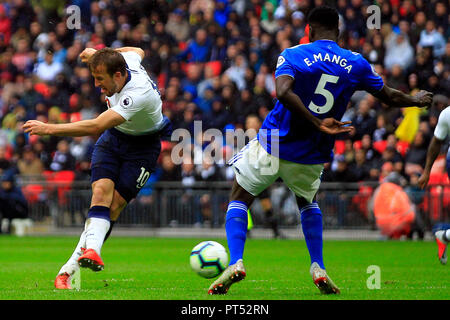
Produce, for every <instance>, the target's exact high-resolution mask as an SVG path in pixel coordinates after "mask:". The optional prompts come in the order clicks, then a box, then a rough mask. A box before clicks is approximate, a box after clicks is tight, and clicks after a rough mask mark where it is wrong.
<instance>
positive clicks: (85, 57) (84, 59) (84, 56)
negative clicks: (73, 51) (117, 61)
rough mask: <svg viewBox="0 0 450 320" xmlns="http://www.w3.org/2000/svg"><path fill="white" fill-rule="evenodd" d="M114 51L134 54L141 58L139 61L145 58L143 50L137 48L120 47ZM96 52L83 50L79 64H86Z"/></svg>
mask: <svg viewBox="0 0 450 320" xmlns="http://www.w3.org/2000/svg"><path fill="white" fill-rule="evenodd" d="M115 50H116V51H117V52H134V53H137V54H138V55H139V56H140V57H141V60H142V59H144V57H145V53H144V50H142V49H141V48H138V47H122V48H117V49H115ZM96 52H97V50H96V49H94V48H86V49H84V50H83V51H82V52H81V53H80V59H81V62H83V63H87V62H88V61H89V59H90V58H91V57H92V55H93V54H94V53H96Z"/></svg>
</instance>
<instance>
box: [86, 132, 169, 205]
mask: <svg viewBox="0 0 450 320" xmlns="http://www.w3.org/2000/svg"><path fill="white" fill-rule="evenodd" d="M160 152H161V140H160V133H159V132H158V133H154V134H149V135H142V136H132V135H128V134H124V133H122V132H120V131H119V130H117V129H114V128H112V129H108V130H106V131H105V132H104V133H103V134H102V135H101V136H100V138H99V139H98V141H97V143H96V144H95V146H94V151H93V152H92V162H91V169H92V175H91V183H93V182H94V181H97V180H99V179H102V178H108V179H111V180H112V181H114V184H115V189H116V190H117V192H119V194H120V195H121V196H122V197H123V198H124V199H125V200H126V201H127V203H128V202H130V200H132V199H133V198H135V197H136V196H137V194H138V193H139V191H140V190H141V188H142V187H143V186H144V185H145V184H146V182H147V180H148V178H149V177H150V175H151V174H152V173H153V172H154V171H155V168H156V165H157V161H158V157H159V154H160Z"/></svg>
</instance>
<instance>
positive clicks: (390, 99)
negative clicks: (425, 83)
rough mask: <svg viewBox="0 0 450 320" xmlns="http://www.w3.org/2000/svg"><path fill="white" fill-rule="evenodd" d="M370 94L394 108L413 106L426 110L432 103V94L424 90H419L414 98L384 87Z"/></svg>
mask: <svg viewBox="0 0 450 320" xmlns="http://www.w3.org/2000/svg"><path fill="white" fill-rule="evenodd" d="M371 93H372V95H373V96H374V97H376V98H377V99H379V100H381V101H382V102H384V103H385V104H387V105H389V106H391V107H396V108H404V107H414V106H417V107H426V108H428V107H430V106H431V103H432V102H433V93H431V92H428V91H425V90H420V91H419V92H418V93H416V94H415V95H414V96H411V95H409V94H405V93H403V92H401V91H400V90H397V89H394V88H391V87H389V86H387V85H384V86H383V88H382V89H381V90H380V91H378V92H371Z"/></svg>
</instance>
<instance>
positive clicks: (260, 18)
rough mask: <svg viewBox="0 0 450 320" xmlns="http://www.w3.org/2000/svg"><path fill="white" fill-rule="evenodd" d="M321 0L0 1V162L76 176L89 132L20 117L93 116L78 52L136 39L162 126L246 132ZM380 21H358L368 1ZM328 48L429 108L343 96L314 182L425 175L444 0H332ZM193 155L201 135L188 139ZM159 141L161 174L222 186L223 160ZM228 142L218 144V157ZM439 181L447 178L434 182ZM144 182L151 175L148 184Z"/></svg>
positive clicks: (448, 77)
mask: <svg viewBox="0 0 450 320" xmlns="http://www.w3.org/2000/svg"><path fill="white" fill-rule="evenodd" d="M324 3H325V1H323V0H192V1H186V0H172V1H163V0H153V1H139V0H123V1H121V0H101V1H87V0H78V1H63V0H54V1H34V0H31V1H26V0H7V1H3V2H2V3H1V4H0V120H1V129H0V169H1V170H2V171H5V170H7V169H9V168H14V169H15V170H16V171H17V173H19V174H20V176H21V177H26V176H36V175H43V174H44V173H45V172H47V173H48V172H59V171H73V172H74V173H75V175H74V177H75V179H81V180H83V179H88V177H89V175H88V172H89V160H90V153H91V151H92V146H93V144H94V143H95V141H96V139H97V137H83V138H71V139H68V138H63V137H49V136H44V137H38V136H31V137H30V136H28V135H26V134H24V133H23V130H22V125H23V124H24V122H25V121H27V120H28V119H38V120H41V121H48V122H53V123H61V122H69V121H70V122H73V121H77V120H80V119H88V118H92V117H95V116H96V115H98V114H99V113H101V112H102V111H104V110H105V109H106V105H105V103H104V97H103V96H102V95H101V93H100V90H99V89H97V88H95V87H94V83H93V79H92V77H91V75H90V72H89V69H88V67H87V65H86V64H83V63H81V62H80V60H79V59H78V55H79V54H80V53H81V51H82V50H83V49H84V48H86V47H93V48H96V49H99V48H102V47H105V46H107V47H113V48H117V47H123V46H135V47H140V48H142V49H144V51H145V54H146V56H145V58H144V60H143V61H142V64H143V66H144V67H145V68H146V69H147V71H148V73H149V74H150V75H151V77H152V78H153V79H154V80H155V82H157V84H158V87H159V90H160V93H161V96H162V98H163V106H162V107H163V113H164V114H165V115H166V116H168V117H169V118H170V119H171V120H172V122H173V125H174V128H184V129H187V130H189V132H191V133H192V134H194V121H202V128H203V130H206V129H208V128H218V129H220V130H222V131H224V130H225V129H233V128H235V129H238V128H242V129H244V130H245V129H249V128H256V129H257V128H258V127H259V126H260V125H261V123H262V121H263V120H264V118H265V116H266V115H267V113H268V112H269V111H270V110H271V109H272V107H273V106H274V99H275V80H274V70H275V65H276V61H277V58H278V55H279V54H280V52H281V51H283V50H284V49H285V48H288V47H291V46H294V45H297V44H299V43H306V42H307V41H308V40H307V29H305V27H306V16H307V14H308V11H309V10H310V9H311V8H313V7H314V6H318V5H322V4H324ZM373 4H376V5H377V6H379V8H380V9H381V10H380V15H381V16H380V22H381V24H380V28H374V29H369V28H368V27H367V24H366V22H367V19H368V18H369V16H370V15H371V13H370V12H371V11H370V10H368V7H369V6H370V5H373ZM69 5H77V6H78V7H79V8H80V13H81V15H80V18H81V24H80V28H79V29H77V28H75V29H71V28H69V27H68V26H69V19H72V18H73V17H71V16H70V14H68V13H67V12H66V8H67V7H68V6H69ZM336 7H337V9H338V11H339V13H340V32H341V40H340V45H341V46H342V47H345V48H348V49H350V50H352V51H355V52H360V53H361V54H362V55H363V56H364V57H365V58H366V59H367V60H368V61H369V62H370V63H371V64H372V65H373V66H374V68H375V70H376V71H377V72H378V73H379V74H380V75H382V77H383V78H384V80H385V82H386V83H388V84H389V85H390V86H392V87H394V88H397V89H400V90H402V91H404V92H407V93H410V94H414V93H415V92H417V90H419V88H420V89H424V90H428V91H431V92H433V93H434V94H435V96H434V103H433V106H432V107H431V108H430V109H429V110H421V109H419V108H409V109H404V110H402V109H394V108H387V106H385V105H383V104H380V103H379V102H378V101H377V100H376V99H375V98H374V97H373V96H371V95H369V94H365V93H362V92H361V93H359V92H358V93H357V94H355V95H354V96H353V98H352V100H351V103H350V104H349V106H348V110H347V112H346V113H345V115H344V120H351V121H352V122H353V124H354V126H355V127H356V130H355V132H354V133H353V134H351V135H347V136H342V137H338V141H337V143H336V147H335V154H336V157H335V160H334V162H333V163H329V164H327V165H326V169H325V171H324V175H323V181H334V182H357V181H368V180H369V181H380V180H381V179H383V178H384V177H386V176H387V175H388V174H389V173H390V172H394V171H395V172H397V173H399V174H400V175H401V176H402V177H404V178H405V179H406V181H409V182H410V183H411V184H413V185H414V184H415V183H417V176H418V175H420V173H421V172H422V170H423V167H424V164H425V157H426V152H427V147H428V143H429V141H430V139H431V137H432V134H433V130H434V127H435V125H436V122H437V118H438V115H439V113H440V111H441V110H442V109H443V108H445V107H446V106H447V105H449V99H448V94H449V92H450V42H449V37H450V26H449V4H448V2H447V1H440V0H439V1H436V0H431V1H424V0H379V1H366V0H337V1H336ZM192 143H193V150H194V152H193V154H192V158H191V159H190V160H191V161H192V160H195V157H198V156H199V154H201V151H202V150H203V149H204V148H205V147H206V146H207V143H205V142H204V141H201V139H199V137H194V139H193V141H192ZM173 145H174V143H173V142H172V143H171V142H170V141H167V142H165V143H164V144H163V151H162V154H161V157H160V168H159V170H158V171H157V172H156V173H155V174H154V175H153V176H152V179H151V181H150V182H151V183H153V182H154V181H156V180H159V181H182V183H183V185H187V186H188V185H190V184H192V182H193V181H214V180H232V178H233V173H232V171H231V170H228V168H227V167H226V166H225V165H224V162H225V161H222V162H221V163H213V164H210V163H208V161H205V159H203V161H202V160H199V161H193V162H194V164H189V163H188V162H189V161H187V159H185V160H186V161H184V162H185V163H183V164H182V165H177V164H174V163H173V161H172V159H171V148H172V147H173ZM234 147H235V146H234V145H227V144H225V145H224V147H223V148H224V149H223V154H224V155H225V159H224V160H226V159H227V158H229V157H230V156H231V155H232V154H233V152H236V151H237V150H235V149H234ZM444 177H445V176H444ZM150 182H149V183H150Z"/></svg>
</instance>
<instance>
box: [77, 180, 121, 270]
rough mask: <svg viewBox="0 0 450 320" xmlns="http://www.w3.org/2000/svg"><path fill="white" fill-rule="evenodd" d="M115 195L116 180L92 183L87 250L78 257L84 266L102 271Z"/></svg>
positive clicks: (79, 262) (87, 227) (87, 224)
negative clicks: (102, 256)
mask: <svg viewBox="0 0 450 320" xmlns="http://www.w3.org/2000/svg"><path fill="white" fill-rule="evenodd" d="M113 195H114V182H113V181H112V180H111V179H106V178H104V179H99V180H97V181H94V183H92V200H91V207H90V209H89V213H88V218H87V220H86V225H85V230H86V250H84V252H83V254H82V255H81V256H80V257H79V258H78V264H79V265H80V267H82V268H89V269H91V270H92V271H101V270H103V268H104V263H103V261H102V258H101V256H100V253H101V248H102V245H103V242H104V240H105V236H106V233H107V232H108V230H109V227H110V224H111V223H110V221H111V218H110V214H111V213H110V207H111V204H112V200H113Z"/></svg>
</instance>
